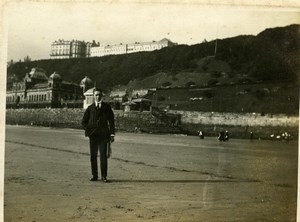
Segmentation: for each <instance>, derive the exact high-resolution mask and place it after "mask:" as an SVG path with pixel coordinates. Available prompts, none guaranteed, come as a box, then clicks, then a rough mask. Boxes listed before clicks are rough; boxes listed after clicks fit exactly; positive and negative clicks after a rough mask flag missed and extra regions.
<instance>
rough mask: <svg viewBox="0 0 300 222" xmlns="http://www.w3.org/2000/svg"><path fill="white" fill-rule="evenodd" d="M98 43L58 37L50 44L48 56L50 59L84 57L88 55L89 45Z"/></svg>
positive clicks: (92, 45) (93, 45)
mask: <svg viewBox="0 0 300 222" xmlns="http://www.w3.org/2000/svg"><path fill="white" fill-rule="evenodd" d="M99 45H100V44H99V43H98V44H97V43H96V42H95V41H93V42H92V43H90V42H84V41H78V40H72V41H68V40H63V39H59V40H57V41H54V42H53V43H52V44H51V53H50V56H51V58H52V59H69V58H86V57H90V54H91V52H90V51H91V47H95V46H99Z"/></svg>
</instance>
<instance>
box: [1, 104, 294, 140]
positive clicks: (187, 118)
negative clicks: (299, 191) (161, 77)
mask: <svg viewBox="0 0 300 222" xmlns="http://www.w3.org/2000/svg"><path fill="white" fill-rule="evenodd" d="M170 112H172V113H176V114H180V115H181V124H180V126H179V127H176V126H168V125H167V124H166V123H164V122H161V121H160V120H158V119H157V118H155V117H154V116H153V115H152V114H151V113H150V112H138V111H134V112H123V111H114V113H115V119H116V129H117V131H120V132H134V131H135V128H136V127H137V128H139V130H140V131H141V132H148V133H184V134H190V135H196V134H197V131H199V130H202V131H204V133H205V135H206V136H217V135H218V133H219V132H220V131H221V130H228V131H229V132H230V135H231V137H235V138H249V135H250V132H253V133H254V136H255V138H265V139H267V138H269V137H270V135H271V134H274V135H279V134H281V133H283V132H288V133H290V134H292V136H293V137H294V138H298V128H299V127H298V126H299V117H298V116H286V115H272V116H271V115H264V116H261V115H259V114H254V113H245V114H236V113H208V112H189V111H170ZM83 114H84V109H79V108H78V109H7V110H6V123H7V124H12V125H16V124H18V125H34V126H46V127H65V128H77V129H81V128H82V127H81V124H80V123H81V119H82V116H83Z"/></svg>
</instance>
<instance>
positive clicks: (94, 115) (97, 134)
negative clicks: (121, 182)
mask: <svg viewBox="0 0 300 222" xmlns="http://www.w3.org/2000/svg"><path fill="white" fill-rule="evenodd" d="M102 95H103V94H102V90H101V89H99V88H95V89H94V100H95V102H94V103H93V104H92V105H90V106H89V107H88V108H87V109H86V111H85V113H84V116H83V119H82V126H83V127H84V129H85V136H87V137H89V140H90V160H91V168H92V175H93V177H92V178H91V179H90V180H91V181H97V180H98V165H97V156H98V150H99V151H100V166H101V167H100V168H101V180H102V181H104V182H108V180H107V158H108V155H109V153H108V152H109V149H108V148H109V145H110V143H112V142H114V136H115V120H114V113H113V111H112V109H111V107H110V105H109V104H107V103H105V102H103V101H102Z"/></svg>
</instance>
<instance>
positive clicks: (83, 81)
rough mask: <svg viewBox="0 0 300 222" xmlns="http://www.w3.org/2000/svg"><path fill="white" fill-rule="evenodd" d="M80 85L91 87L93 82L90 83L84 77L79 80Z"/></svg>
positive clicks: (87, 78)
mask: <svg viewBox="0 0 300 222" xmlns="http://www.w3.org/2000/svg"><path fill="white" fill-rule="evenodd" d="M80 85H87V86H92V85H93V81H92V80H91V79H90V78H89V77H87V76H85V77H84V78H83V79H82V80H81V82H80Z"/></svg>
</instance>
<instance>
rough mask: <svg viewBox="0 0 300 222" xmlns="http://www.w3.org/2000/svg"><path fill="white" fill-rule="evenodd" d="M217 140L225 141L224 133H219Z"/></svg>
mask: <svg viewBox="0 0 300 222" xmlns="http://www.w3.org/2000/svg"><path fill="white" fill-rule="evenodd" d="M218 140H219V141H225V132H224V131H221V132H219V136H218Z"/></svg>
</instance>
